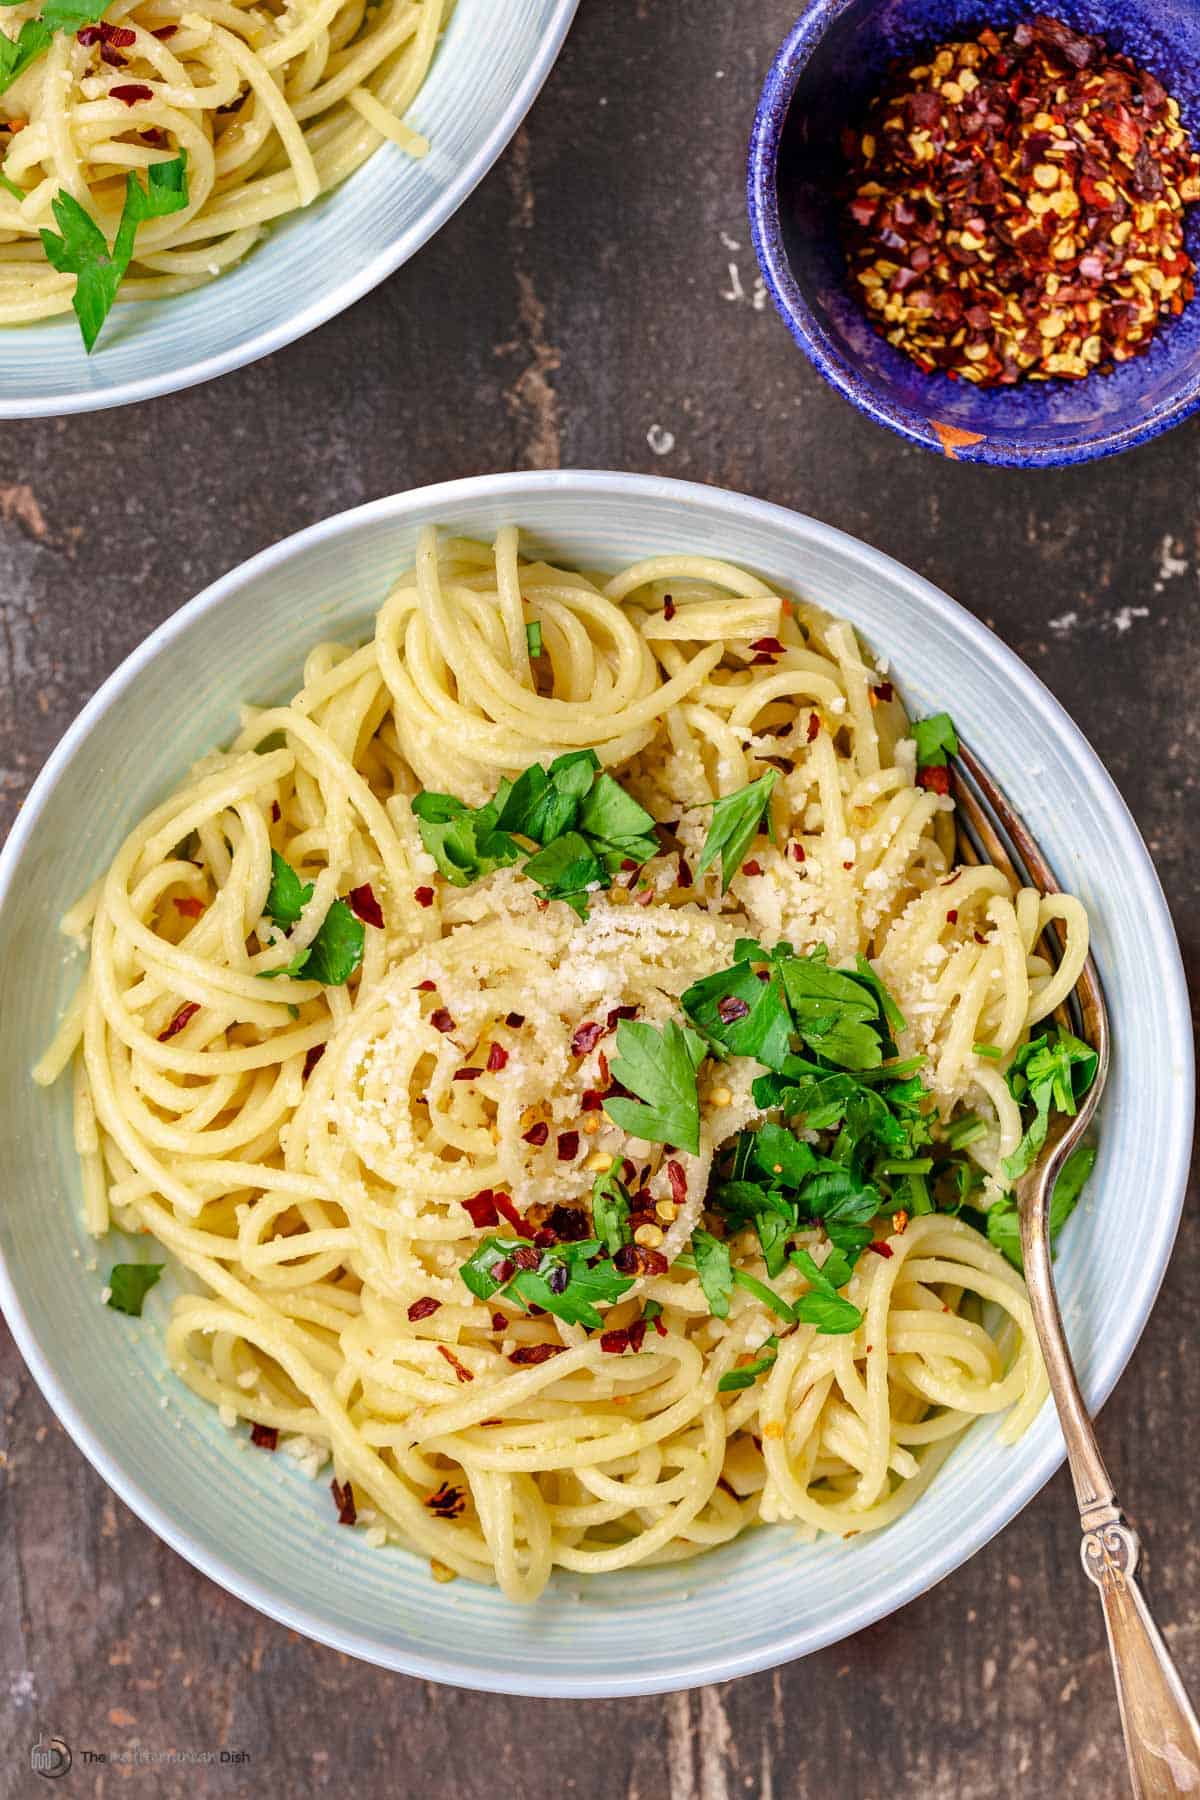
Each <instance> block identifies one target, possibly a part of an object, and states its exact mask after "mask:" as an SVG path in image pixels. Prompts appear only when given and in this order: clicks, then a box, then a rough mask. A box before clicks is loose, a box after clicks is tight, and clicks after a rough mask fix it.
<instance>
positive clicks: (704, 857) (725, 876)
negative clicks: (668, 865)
mask: <svg viewBox="0 0 1200 1800" xmlns="http://www.w3.org/2000/svg"><path fill="white" fill-rule="evenodd" d="M778 780H779V771H778V770H777V769H767V770H766V771H765V772H764V773H763V774H762V775H760V776H759V778H758V780H757V781H751V782H748V783H747V785H746V786H745V787H743V788H738V790H737V792H736V793H734V794H726V795H724V797H723V798H722V799H720V800H718V801H716V802H715V803H714V805H713V812H712V823H711V824H710V825H709V828H708V836H707V837H706V838H705V840H704V847H703V849H702V850H701V852H700V860H699V862H698V863H697V864H696V874H697V875H703V873H704V871H705V870H706V869H707V868H708V867H709V865H710V864H711V863H713V862H715V861H716V859H717V857H718V856H719V857H720V858H721V892H722V893H724V892H725V890H726V889H727V888H728V886H729V884H730V882H731V881H732V880H733V878H734V876H735V875H736V874H737V872H738V870H739V869H740V868H741V866H742V864H743V862H744V861H745V860H746V852H747V851H748V850H749V848H750V846H751V844H752V843H753V842H754V839H755V837H756V836H757V835H758V829H759V826H760V825H761V823H762V820H763V815H764V813H766V814H767V816H768V820H769V817H770V815H769V813H768V808H769V806H770V804H771V792H772V790H773V788H774V786H775V783H776V782H777V781H778Z"/></svg>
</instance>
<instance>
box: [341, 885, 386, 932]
mask: <svg viewBox="0 0 1200 1800" xmlns="http://www.w3.org/2000/svg"><path fill="white" fill-rule="evenodd" d="M346 898H347V900H349V902H350V911H351V912H352V913H353V914H354V916H355V918H357V919H361V920H362V922H363V924H364V925H374V926H375V927H376V929H377V930H378V931H382V930H383V909H382V907H381V906H380V904H379V902H378V900H377V899H376V898H375V893H374V890H373V889H372V887H371V884H370V882H369V881H364V882H363V885H362V886H361V887H356V888H351V889H350V892H349V893H348V894H347V896H346Z"/></svg>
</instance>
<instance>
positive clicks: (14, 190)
mask: <svg viewBox="0 0 1200 1800" xmlns="http://www.w3.org/2000/svg"><path fill="white" fill-rule="evenodd" d="M0 188H3V189H4V191H5V193H6V194H11V195H12V197H13V199H14V200H24V198H25V189H24V188H19V187H18V186H17V184H16V182H15V181H10V180H9V178H8V176H7V175H6V174H5V173H4V170H3V169H0Z"/></svg>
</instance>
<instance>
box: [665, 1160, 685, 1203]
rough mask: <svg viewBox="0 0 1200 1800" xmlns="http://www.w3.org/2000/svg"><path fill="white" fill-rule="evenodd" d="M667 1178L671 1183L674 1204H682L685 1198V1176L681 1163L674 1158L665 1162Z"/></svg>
mask: <svg viewBox="0 0 1200 1800" xmlns="http://www.w3.org/2000/svg"><path fill="white" fill-rule="evenodd" d="M667 1180H668V1181H669V1182H670V1184H671V1198H672V1200H673V1201H674V1202H675V1204H676V1206H682V1205H683V1203H684V1201H685V1200H686V1199H687V1176H686V1174H685V1173H684V1169H683V1164H682V1163H677V1162H675V1161H674V1160H672V1161H671V1162H669V1163H668V1164H667Z"/></svg>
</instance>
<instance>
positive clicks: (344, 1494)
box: [329, 1475, 358, 1525]
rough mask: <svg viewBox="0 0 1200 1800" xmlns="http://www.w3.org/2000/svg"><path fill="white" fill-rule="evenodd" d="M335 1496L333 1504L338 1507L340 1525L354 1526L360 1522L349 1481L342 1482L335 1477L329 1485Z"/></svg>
mask: <svg viewBox="0 0 1200 1800" xmlns="http://www.w3.org/2000/svg"><path fill="white" fill-rule="evenodd" d="M329 1491H330V1493H331V1494H332V1495H333V1504H334V1505H335V1506H336V1507H337V1516H338V1524H339V1525H354V1524H357V1522H358V1509H357V1507H356V1506H355V1504H354V1489H353V1488H352V1487H351V1485H350V1483H349V1482H348V1481H347V1482H345V1483H343V1482H340V1481H339V1480H338V1478H337V1476H336V1475H335V1476H334V1478H333V1480H332V1481H331V1482H330V1484H329Z"/></svg>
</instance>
